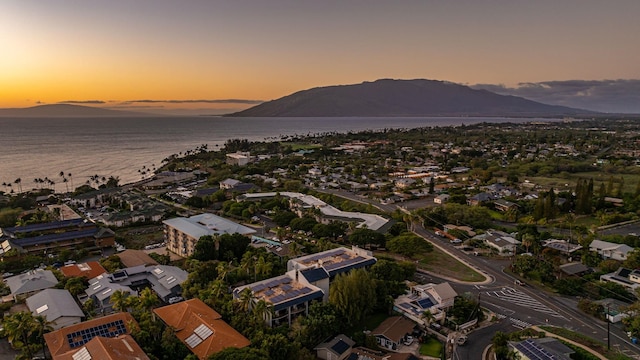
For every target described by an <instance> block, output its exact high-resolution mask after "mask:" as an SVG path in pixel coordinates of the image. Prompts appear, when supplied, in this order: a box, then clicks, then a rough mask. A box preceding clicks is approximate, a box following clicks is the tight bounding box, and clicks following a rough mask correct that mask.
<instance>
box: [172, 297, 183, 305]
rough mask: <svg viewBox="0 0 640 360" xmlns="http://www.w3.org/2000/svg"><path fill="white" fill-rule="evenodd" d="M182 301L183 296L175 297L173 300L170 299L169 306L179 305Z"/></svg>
mask: <svg viewBox="0 0 640 360" xmlns="http://www.w3.org/2000/svg"><path fill="white" fill-rule="evenodd" d="M182 300H184V299H183V298H182V296H174V297H172V298H169V304H175V303H179V302H180V301H182Z"/></svg>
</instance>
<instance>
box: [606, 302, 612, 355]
mask: <svg viewBox="0 0 640 360" xmlns="http://www.w3.org/2000/svg"><path fill="white" fill-rule="evenodd" d="M605 319H606V320H607V350H611V321H609V304H607V314H606V316H605Z"/></svg>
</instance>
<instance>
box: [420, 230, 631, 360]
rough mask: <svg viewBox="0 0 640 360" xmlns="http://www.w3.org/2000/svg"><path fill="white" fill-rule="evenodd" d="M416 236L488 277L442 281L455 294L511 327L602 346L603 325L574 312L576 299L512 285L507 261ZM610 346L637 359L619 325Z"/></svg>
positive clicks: (435, 238) (431, 235)
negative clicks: (554, 329)
mask: <svg viewBox="0 0 640 360" xmlns="http://www.w3.org/2000/svg"><path fill="white" fill-rule="evenodd" d="M416 233H417V234H418V235H420V236H422V237H423V238H425V239H427V240H428V241H430V242H432V243H434V245H437V246H439V247H440V248H444V249H446V250H447V251H448V252H449V253H451V254H453V255H454V256H455V257H457V258H458V259H459V260H461V261H463V262H466V263H468V264H470V265H471V266H472V267H473V268H476V269H480V270H481V271H482V272H483V273H484V274H486V275H488V276H490V277H491V279H492V281H491V282H490V283H486V284H468V283H466V284H465V283H459V282H458V283H455V282H451V281H450V280H448V279H444V280H445V281H447V280H448V281H450V282H451V285H452V286H453V288H454V289H455V290H456V291H457V292H458V293H459V294H462V293H466V292H468V293H471V294H472V295H474V296H475V297H479V298H480V304H481V305H482V306H483V307H485V308H488V309H490V310H491V311H493V312H495V313H496V314H497V315H498V316H499V317H502V318H505V319H507V321H509V322H510V323H511V325H512V326H513V327H514V328H523V327H527V326H529V325H546V324H548V325H554V326H559V327H564V328H567V329H570V330H573V331H576V332H579V333H581V334H584V335H586V336H589V337H591V338H594V339H596V340H599V341H601V342H604V343H606V341H607V326H606V323H605V322H603V321H599V320H597V319H595V318H593V317H590V316H588V315H585V314H583V313H582V312H580V311H578V310H577V300H576V299H573V298H567V297H560V296H555V295H551V294H548V293H547V292H545V291H541V290H540V289H535V288H533V287H529V286H517V287H516V286H514V285H513V284H514V281H515V278H514V277H513V276H511V275H509V274H506V273H504V272H503V269H504V268H505V267H506V266H508V263H509V259H505V260H500V259H494V258H485V257H481V256H473V255H469V254H466V253H464V252H462V251H460V250H459V249H457V248H456V247H454V246H453V245H451V244H450V243H448V242H446V241H443V240H442V239H441V238H440V237H438V236H436V235H435V234H434V233H433V232H431V231H429V230H426V229H424V228H422V227H419V226H418V227H417V229H416ZM428 278H430V279H428ZM424 279H425V280H429V281H431V282H437V280H438V277H437V276H434V275H424ZM472 336H473V334H471V335H470V339H471V337H472ZM611 344H612V347H616V348H619V349H620V350H621V351H622V352H624V353H625V354H627V355H628V356H630V357H634V358H637V359H640V347H639V346H637V345H634V344H633V343H631V341H630V340H629V338H628V337H627V336H626V334H625V333H624V332H623V331H622V328H621V327H620V326H619V325H612V326H611Z"/></svg>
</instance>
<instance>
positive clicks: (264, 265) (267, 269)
mask: <svg viewBox="0 0 640 360" xmlns="http://www.w3.org/2000/svg"><path fill="white" fill-rule="evenodd" d="M255 266H256V273H257V274H260V276H262V277H265V276H268V275H269V274H271V270H273V264H272V263H270V262H268V261H266V260H265V259H264V256H260V257H259V258H258V261H257V262H256V265H255Z"/></svg>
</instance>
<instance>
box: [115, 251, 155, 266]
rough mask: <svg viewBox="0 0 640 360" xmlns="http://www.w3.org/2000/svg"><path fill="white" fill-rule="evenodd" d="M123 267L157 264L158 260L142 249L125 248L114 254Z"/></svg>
mask: <svg viewBox="0 0 640 360" xmlns="http://www.w3.org/2000/svg"><path fill="white" fill-rule="evenodd" d="M116 255H118V257H119V258H120V261H122V265H124V266H125V267H134V266H138V265H145V266H148V265H158V262H157V261H155V260H153V258H152V257H151V256H149V255H147V253H145V252H144V251H142V250H131V249H129V250H125V251H123V252H121V253H118V254H116Z"/></svg>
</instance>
